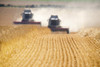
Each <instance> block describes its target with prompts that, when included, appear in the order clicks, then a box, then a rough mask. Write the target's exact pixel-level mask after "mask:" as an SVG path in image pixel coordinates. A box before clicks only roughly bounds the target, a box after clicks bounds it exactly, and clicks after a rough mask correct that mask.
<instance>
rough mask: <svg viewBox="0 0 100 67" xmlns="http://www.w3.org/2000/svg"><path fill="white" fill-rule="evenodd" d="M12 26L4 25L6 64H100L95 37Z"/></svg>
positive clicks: (2, 58)
mask: <svg viewBox="0 0 100 67" xmlns="http://www.w3.org/2000/svg"><path fill="white" fill-rule="evenodd" d="M11 28H12V29H10V28H7V29H5V27H4V28H3V27H1V29H5V30H3V31H6V33H5V34H4V33H2V32H1V36H2V37H0V41H1V44H2V45H1V51H0V65H1V66H3V67H99V66H100V44H99V43H98V42H99V41H98V40H95V39H93V38H91V37H88V36H87V37H80V36H79V35H77V34H51V32H50V30H49V29H48V28H40V27H36V26H18V27H15V28H14V27H11ZM7 30H9V31H7ZM11 32H12V33H11ZM4 35H6V36H4ZM9 35H10V36H9ZM6 39H7V40H6Z"/></svg>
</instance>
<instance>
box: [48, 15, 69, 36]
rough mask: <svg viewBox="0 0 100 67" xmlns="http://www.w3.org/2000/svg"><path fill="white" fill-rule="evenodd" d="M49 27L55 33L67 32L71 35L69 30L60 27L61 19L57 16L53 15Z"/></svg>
mask: <svg viewBox="0 0 100 67" xmlns="http://www.w3.org/2000/svg"><path fill="white" fill-rule="evenodd" d="M48 27H49V28H50V29H51V31H53V32H67V33H68V34H69V28H62V27H61V26H60V19H59V18H58V16H57V15H51V17H50V18H49V25H48Z"/></svg>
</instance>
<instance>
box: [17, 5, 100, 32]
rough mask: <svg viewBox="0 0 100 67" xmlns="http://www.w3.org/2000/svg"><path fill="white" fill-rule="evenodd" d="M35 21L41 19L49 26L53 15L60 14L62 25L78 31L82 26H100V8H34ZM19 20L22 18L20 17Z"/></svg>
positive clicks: (43, 23)
mask: <svg viewBox="0 0 100 67" xmlns="http://www.w3.org/2000/svg"><path fill="white" fill-rule="evenodd" d="M31 10H32V12H33V14H34V16H33V19H34V20H35V21H41V23H42V26H48V19H49V18H50V16H51V15H58V16H59V19H60V20H61V23H60V26H62V27H65V28H69V29H70V31H71V32H77V31H78V30H79V29H80V28H86V27H100V19H99V18H100V8H97V6H96V7H94V6H93V8H91V7H86V6H85V7H83V6H81V7H79V6H78V7H69V8H32V9H31ZM18 20H21V18H19V19H18Z"/></svg>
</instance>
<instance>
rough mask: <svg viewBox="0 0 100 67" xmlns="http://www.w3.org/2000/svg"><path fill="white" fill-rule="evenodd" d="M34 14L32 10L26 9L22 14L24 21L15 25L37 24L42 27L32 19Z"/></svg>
mask: <svg viewBox="0 0 100 67" xmlns="http://www.w3.org/2000/svg"><path fill="white" fill-rule="evenodd" d="M32 17H33V14H32V12H31V10H29V9H25V10H24V12H23V13H22V21H15V22H14V24H36V25H41V22H36V21H34V20H33V19H32Z"/></svg>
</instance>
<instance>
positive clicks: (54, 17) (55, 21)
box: [48, 15, 60, 27]
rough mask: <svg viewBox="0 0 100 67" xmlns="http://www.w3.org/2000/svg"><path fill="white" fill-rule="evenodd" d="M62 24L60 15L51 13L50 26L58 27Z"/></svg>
mask: <svg viewBox="0 0 100 67" xmlns="http://www.w3.org/2000/svg"><path fill="white" fill-rule="evenodd" d="M59 25H60V19H59V18H58V15H51V17H50V18H49V26H48V27H58V26H59Z"/></svg>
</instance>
